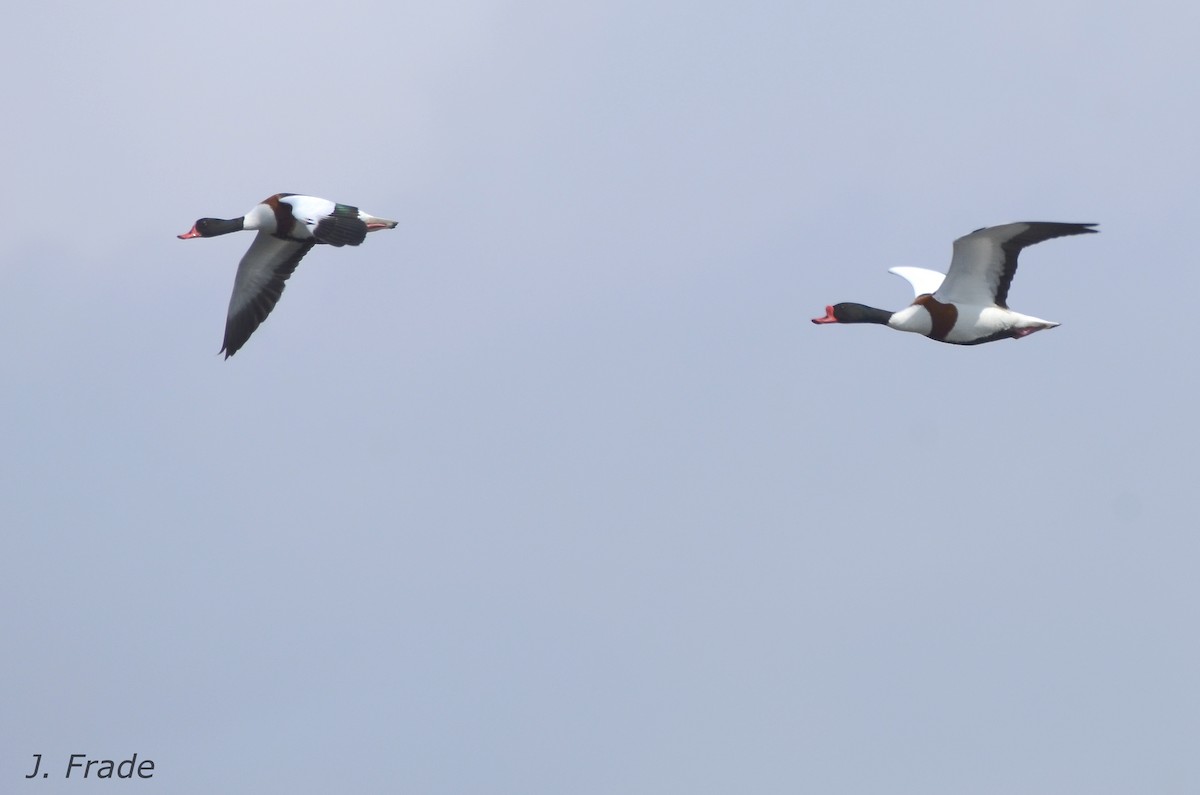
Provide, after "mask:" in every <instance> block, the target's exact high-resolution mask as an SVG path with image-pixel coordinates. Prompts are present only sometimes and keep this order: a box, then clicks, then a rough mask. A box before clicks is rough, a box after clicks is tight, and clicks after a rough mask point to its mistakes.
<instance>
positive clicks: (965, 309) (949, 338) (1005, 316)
mask: <svg viewBox="0 0 1200 795" xmlns="http://www.w3.org/2000/svg"><path fill="white" fill-rule="evenodd" d="M955 308H956V309H957V310H958V318H957V319H956V320H955V322H954V327H953V328H952V329H950V333H949V334H947V335H946V342H959V343H962V342H974V341H975V340H978V339H982V338H984V337H990V336H992V335H993V334H999V333H1002V332H1005V331H1010V330H1013V329H1031V330H1037V329H1048V328H1054V327H1055V326H1057V325H1058V323H1055V322H1054V321H1053V320H1043V319H1041V318H1039V317H1033V316H1032V315H1022V314H1021V313H1020V312H1013V311H1012V310H1011V309H1001V308H1000V307H998V306H969V305H968V306H964V305H962V304H956V305H955ZM888 325H889V326H891V327H892V328H894V329H896V330H897V331H908V332H912V333H913V334H925V335H928V334H929V332H931V331H933V318H932V317H931V316H930V314H929V310H928V309H926V308H925V307H923V306H921V305H919V304H913V305H912V306H910V307H907V308H905V309H901V310H900V311H899V312H897V313H895V314H894V315H892V317H891V319H890V320H888Z"/></svg>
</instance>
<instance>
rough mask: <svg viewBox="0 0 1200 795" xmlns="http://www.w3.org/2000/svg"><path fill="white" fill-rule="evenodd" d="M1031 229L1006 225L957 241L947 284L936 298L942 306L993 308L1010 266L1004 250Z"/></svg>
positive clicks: (1027, 225) (975, 233) (973, 233)
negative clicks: (1006, 268) (1005, 244)
mask: <svg viewBox="0 0 1200 795" xmlns="http://www.w3.org/2000/svg"><path fill="white" fill-rule="evenodd" d="M1028 228H1029V224H1004V225H1003V226H992V227H988V228H986V229H977V230H975V231H974V232H972V233H971V234H969V235H963V236H962V237H960V238H959V239H958V240H955V241H954V256H953V257H952V258H951V259H950V271H949V272H948V273H947V274H946V282H945V284H944V286H943V287H941V288H940V292H939V294H938V295H936V296H934V297H935V298H937V300H939V301H941V302H943V303H954V304H969V305H971V306H993V305H994V304H995V303H996V289H997V288H998V287H999V286H1000V279H1001V278H1002V276H1003V273H1004V269H1005V267H1006V266H1007V262H1006V259H1007V258H1006V257H1005V255H1004V249H1003V248H1001V246H1002V245H1003V244H1004V243H1006V242H1008V241H1009V240H1011V239H1012V238H1014V237H1016V236H1017V235H1019V234H1021V233H1022V232H1024V231H1025V230H1026V229H1028Z"/></svg>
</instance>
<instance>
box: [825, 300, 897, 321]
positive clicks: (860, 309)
mask: <svg viewBox="0 0 1200 795" xmlns="http://www.w3.org/2000/svg"><path fill="white" fill-rule="evenodd" d="M891 317H892V313H891V312H888V311H887V310H885V309H876V308H875V307H873V306H865V305H863V304H834V305H833V306H827V307H825V317H814V318H813V322H814V323H818V324H820V323H879V324H880V325H884V326H886V325H887V322H888V321H889V320H891Z"/></svg>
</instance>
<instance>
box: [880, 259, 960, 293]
mask: <svg viewBox="0 0 1200 795" xmlns="http://www.w3.org/2000/svg"><path fill="white" fill-rule="evenodd" d="M888 273H894V274H896V275H897V276H900V277H903V278H904V279H907V280H908V283H909V284H911V285H912V288H913V292H914V293H915V294H916V295H917V296H922V295H926V294H927V293H936V292H937V289H938V288H939V287H941V286H942V280H943V279H945V278H946V276H945V274H941V273H938V272H937V271H931V270H929V269H928V268H909V267H903V266H902V267H897V268H888Z"/></svg>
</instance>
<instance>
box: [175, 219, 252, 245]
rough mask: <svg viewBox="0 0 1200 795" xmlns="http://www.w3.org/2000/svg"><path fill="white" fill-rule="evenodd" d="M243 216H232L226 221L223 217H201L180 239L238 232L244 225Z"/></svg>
mask: <svg viewBox="0 0 1200 795" xmlns="http://www.w3.org/2000/svg"><path fill="white" fill-rule="evenodd" d="M245 222H246V221H245V219H244V218H234V219H232V220H229V221H226V220H225V219H223V218H201V219H200V220H199V221H197V222H196V224H195V226H193V227H192V231H190V232H185V233H184V234H182V235H180V236H179V239H180V240H187V239H188V238H192V237H216V236H217V235H227V234H229V233H230V232H240V231H242V229H243V227H244V225H245Z"/></svg>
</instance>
